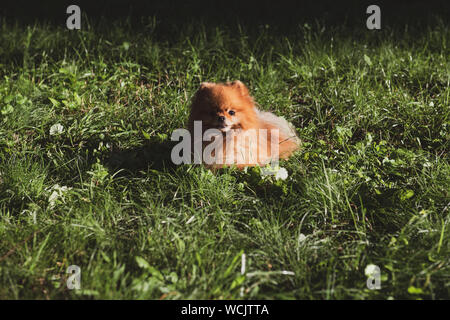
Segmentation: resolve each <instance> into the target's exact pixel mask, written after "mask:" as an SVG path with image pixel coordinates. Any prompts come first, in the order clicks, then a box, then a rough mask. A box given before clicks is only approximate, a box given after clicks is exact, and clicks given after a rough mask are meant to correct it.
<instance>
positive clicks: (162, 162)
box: [105, 140, 176, 174]
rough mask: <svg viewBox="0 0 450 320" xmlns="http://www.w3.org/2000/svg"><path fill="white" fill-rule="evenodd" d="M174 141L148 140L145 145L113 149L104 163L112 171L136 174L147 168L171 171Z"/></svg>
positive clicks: (173, 165) (172, 167) (173, 166)
mask: <svg viewBox="0 0 450 320" xmlns="http://www.w3.org/2000/svg"><path fill="white" fill-rule="evenodd" d="M173 145H174V143H173V142H171V141H157V140H150V141H148V142H147V143H146V144H145V145H143V146H140V147H136V148H132V149H125V150H114V151H112V152H111V153H110V154H109V155H108V156H107V158H106V161H105V165H106V166H107V167H108V168H109V169H111V170H112V171H113V172H117V171H118V170H122V174H126V173H128V174H136V173H138V172H139V171H143V170H144V171H145V170H148V169H152V170H157V171H167V170H169V171H172V170H174V169H175V168H176V165H175V164H174V163H173V162H172V160H171V158H170V153H171V150H172V147H173Z"/></svg>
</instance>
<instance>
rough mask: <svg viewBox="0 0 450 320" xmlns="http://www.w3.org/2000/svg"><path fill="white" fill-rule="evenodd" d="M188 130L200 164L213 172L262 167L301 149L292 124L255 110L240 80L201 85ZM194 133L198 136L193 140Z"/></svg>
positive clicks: (193, 102)
mask: <svg viewBox="0 0 450 320" xmlns="http://www.w3.org/2000/svg"><path fill="white" fill-rule="evenodd" d="M196 126H197V129H196V128H195V127H196ZM198 126H200V127H201V129H198V128H199V127H198ZM188 129H189V131H190V133H191V136H192V135H193V136H194V141H193V145H194V150H197V151H200V153H201V156H202V162H203V163H204V164H205V165H207V166H209V167H212V168H220V167H223V166H224V165H227V166H230V165H235V166H236V167H238V168H239V169H242V168H244V167H247V166H256V165H260V166H265V165H267V164H269V163H270V162H271V161H273V160H278V159H286V158H288V157H289V156H290V155H292V153H293V152H295V151H296V150H297V149H298V148H299V146H300V139H299V138H298V137H297V135H296V133H295V128H294V127H293V126H292V124H290V123H289V122H287V121H286V120H285V119H284V118H282V117H278V116H276V115H274V114H273V113H270V112H264V111H260V110H258V109H257V107H256V104H255V102H254V100H253V98H252V97H251V96H250V94H249V90H248V88H247V87H246V86H245V85H244V84H243V83H242V82H241V81H239V80H237V81H233V82H226V83H211V82H203V83H202V84H201V85H200V88H199V89H198V91H197V92H196V94H195V96H194V98H193V101H192V104H191V110H190V117H189V123H188ZM195 133H201V136H200V137H198V134H197V138H195V137H196V134H195ZM195 139H197V141H195ZM199 139H201V141H199ZM196 146H197V147H198V146H200V148H199V149H200V150H199V149H196ZM205 154H206V155H205ZM194 157H195V155H194Z"/></svg>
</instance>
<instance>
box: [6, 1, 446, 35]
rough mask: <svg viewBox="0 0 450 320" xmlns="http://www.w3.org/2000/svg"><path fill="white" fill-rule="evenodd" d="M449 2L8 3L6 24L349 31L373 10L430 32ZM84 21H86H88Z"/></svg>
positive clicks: (385, 20)
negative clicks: (154, 23)
mask: <svg viewBox="0 0 450 320" xmlns="http://www.w3.org/2000/svg"><path fill="white" fill-rule="evenodd" d="M449 3H450V1H449V0H433V1H414V0H413V1H406V0H404V1H375V0H371V1H367V0H365V1H356V0H353V1H349V0H348V1H329V0H314V1H311V0H308V1H301V0H299V1H276V0H272V1H269V0H260V1H254V0H251V1H245V0H240V1H236V0H228V1H204V0H201V1H194V0H184V1H175V0H153V1H151V0H150V1H136V0H130V1H126V0H121V1H119V0H109V1H107V0H100V1H98V0H90V1H85V0H82V1H77V0H59V1H57V0H46V1H33V2H31V1H24V0H13V1H7V2H6V1H2V3H1V4H0V18H1V19H2V20H6V21H12V22H15V23H23V24H31V23H34V22H36V21H39V22H42V21H45V22H48V23H52V24H61V25H62V26H65V22H66V19H67V16H68V15H67V14H66V8H67V7H68V6H69V5H70V4H77V5H79V6H80V8H81V11H82V14H83V17H84V18H85V19H86V18H87V19H88V20H89V24H90V25H91V26H96V24H97V23H99V22H100V20H102V19H108V20H112V21H113V22H114V21H117V20H121V19H126V20H127V23H128V24H129V26H130V27H139V25H140V23H142V21H143V18H146V17H150V16H156V17H157V18H158V20H159V21H160V22H161V23H162V24H167V25H168V26H169V25H170V26H172V27H180V28H182V26H183V24H184V23H190V22H192V20H194V21H195V20H201V21H202V22H204V23H206V24H207V25H210V26H215V25H235V24H236V23H237V22H238V23H239V24H241V25H243V26H252V25H255V24H271V25H276V26H278V27H279V29H280V30H286V29H289V28H292V27H293V26H295V25H298V24H299V23H302V22H308V21H311V22H312V21H316V20H320V21H322V22H324V23H326V24H327V25H345V26H349V27H352V26H355V27H363V28H365V21H366V19H367V17H368V15H367V14H366V8H367V7H368V6H369V5H371V4H376V5H379V6H380V8H381V19H382V27H383V26H385V27H387V26H391V27H394V28H395V27H403V25H404V24H409V25H423V26H426V25H427V24H429V23H432V22H433V19H436V17H441V19H443V20H444V21H445V23H446V24H448V21H449V20H448V19H449V16H450V4H449ZM82 20H83V19H82Z"/></svg>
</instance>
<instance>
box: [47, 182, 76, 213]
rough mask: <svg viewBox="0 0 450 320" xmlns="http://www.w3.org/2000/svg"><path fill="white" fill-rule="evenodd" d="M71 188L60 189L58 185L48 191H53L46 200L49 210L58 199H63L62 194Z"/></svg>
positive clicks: (63, 187)
mask: <svg viewBox="0 0 450 320" xmlns="http://www.w3.org/2000/svg"><path fill="white" fill-rule="evenodd" d="M70 189H72V188H68V187H66V186H62V187H60V186H59V184H55V185H54V186H53V187H52V188H51V189H50V190H53V192H52V194H51V195H50V197H49V198H48V203H49V207H50V209H52V208H53V207H54V206H55V205H56V201H57V200H58V199H60V198H62V199H64V193H65V192H67V191H68V190H70Z"/></svg>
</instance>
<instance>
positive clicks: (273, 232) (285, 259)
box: [0, 16, 450, 299]
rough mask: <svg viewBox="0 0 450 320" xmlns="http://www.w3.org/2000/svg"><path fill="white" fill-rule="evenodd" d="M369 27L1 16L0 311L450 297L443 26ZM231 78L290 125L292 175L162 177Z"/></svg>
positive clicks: (194, 170) (448, 67)
mask: <svg viewBox="0 0 450 320" xmlns="http://www.w3.org/2000/svg"><path fill="white" fill-rule="evenodd" d="M362 18H364V16H363V17H362ZM362 21H363V22H362V23H361V26H360V27H359V28H353V27H350V26H348V25H341V26H339V25H327V24H326V23H325V22H323V21H320V20H315V21H308V22H305V21H300V22H298V23H296V25H295V27H292V28H290V29H288V30H285V29H281V28H278V27H277V25H274V24H270V23H269V24H255V25H242V24H239V23H238V22H230V23H229V24H228V25H221V24H219V23H217V25H215V26H211V24H208V23H206V22H201V21H200V22H199V21H196V22H195V23H194V22H191V23H187V22H186V23H185V24H184V25H183V27H179V26H178V27H175V26H172V27H170V25H168V24H167V23H166V24H165V22H164V21H161V20H160V19H159V18H158V17H157V16H150V17H147V18H145V19H141V20H140V21H138V22H137V25H139V27H138V28H137V27H136V25H132V24H131V23H130V20H129V19H128V20H127V19H122V20H118V21H115V23H114V24H111V23H108V22H107V21H106V20H96V21H90V22H89V20H88V19H84V20H83V28H82V29H81V30H68V29H66V28H65V25H64V24H62V25H59V26H58V25H55V24H53V23H45V22H36V23H32V24H28V25H27V24H25V23H19V22H14V21H9V20H8V21H6V20H3V21H1V23H0V43H1V47H0V299H449V298H450V215H449V210H450V207H449V206H450V195H449V190H450V164H449V158H448V155H449V150H450V146H449V138H450V131H449V129H450V119H449V114H450V107H449V105H450V101H449V98H450V89H449V83H450V62H449V61H450V59H449V56H450V50H449V48H450V43H449V41H450V30H449V26H448V24H447V23H446V22H445V21H444V20H442V19H441V18H439V17H437V18H436V19H433V20H432V22H431V23H429V24H427V25H426V26H425V27H419V26H415V25H411V24H410V25H405V26H402V27H396V28H390V27H389V26H388V25H386V26H385V25H383V27H382V29H381V30H367V29H366V28H365V22H364V20H362ZM235 79H240V80H241V81H243V82H244V83H245V84H246V85H248V87H249V89H250V92H251V94H252V95H253V96H254V98H255V100H256V101H257V103H258V104H259V106H260V108H261V109H263V110H271V111H273V112H274V113H276V114H277V115H281V116H284V117H285V118H286V119H288V120H289V121H290V122H292V123H293V124H294V125H295V127H296V128H297V132H298V135H299V137H300V138H301V140H302V148H301V150H300V151H298V152H297V153H296V154H295V155H294V156H293V157H292V158H291V159H289V160H288V161H282V162H281V163H280V165H281V166H282V167H284V168H286V170H287V171H288V174H289V175H288V178H287V179H286V180H275V179H274V178H273V177H269V178H262V176H261V175H260V173H259V169H258V168H253V169H249V170H246V171H239V170H236V169H233V168H231V169H224V170H221V171H219V172H214V173H213V172H211V171H208V170H206V169H205V168H204V167H202V166H198V165H182V166H176V165H174V164H173V163H172V161H171V158H170V153H171V148H172V147H173V145H174V144H175V143H174V142H173V141H171V134H172V132H173V131H174V130H175V129H178V128H183V127H185V125H186V121H187V118H188V114H189V104H190V100H191V98H192V96H193V94H194V93H195V91H196V90H197V88H198V87H199V84H200V82H202V81H212V82H220V81H227V80H235ZM243 255H245V268H242V263H243V258H242V257H243ZM371 264H373V265H376V266H378V267H379V268H380V271H381V279H380V280H381V288H380V289H378V290H371V289H369V288H368V287H367V277H366V275H365V268H366V267H367V266H368V265H371ZM71 265H77V266H79V267H80V270H81V289H79V290H69V289H68V287H67V285H66V280H67V279H68V276H69V274H68V273H66V270H67V268H68V267H69V266H71Z"/></svg>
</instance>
